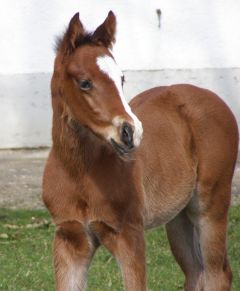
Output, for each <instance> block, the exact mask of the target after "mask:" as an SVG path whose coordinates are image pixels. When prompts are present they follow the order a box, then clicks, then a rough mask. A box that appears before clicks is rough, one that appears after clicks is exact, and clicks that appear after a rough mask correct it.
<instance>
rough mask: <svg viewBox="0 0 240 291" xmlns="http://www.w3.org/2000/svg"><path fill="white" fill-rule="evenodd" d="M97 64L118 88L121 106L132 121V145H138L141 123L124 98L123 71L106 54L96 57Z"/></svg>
mask: <svg viewBox="0 0 240 291" xmlns="http://www.w3.org/2000/svg"><path fill="white" fill-rule="evenodd" d="M97 65H98V67H99V69H100V70H101V71H102V72H103V73H104V74H106V75H107V76H108V77H109V78H110V79H111V80H112V81H113V82H114V84H115V86H116V88H117V90H118V94H119V96H120V98H121V101H122V104H123V107H124V109H125V111H126V112H127V114H128V115H129V116H130V117H131V118H132V120H133V123H134V127H135V129H134V133H133V140H134V146H136V147H137V146H139V144H140V142H141V139H142V134H143V128H142V123H141V121H140V120H139V119H138V118H137V116H136V115H135V114H134V113H133V112H132V110H131V108H130V106H129V104H128V103H127V101H126V99H125V98H124V95H123V89H122V83H121V77H122V76H123V73H122V71H121V69H120V68H119V67H118V65H117V64H116V62H115V61H114V59H113V58H111V57H110V56H107V55H104V56H100V57H98V58H97Z"/></svg>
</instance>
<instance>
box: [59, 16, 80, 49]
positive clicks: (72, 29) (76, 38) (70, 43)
mask: <svg viewBox="0 0 240 291" xmlns="http://www.w3.org/2000/svg"><path fill="white" fill-rule="evenodd" d="M83 37H84V27H83V25H82V23H81V21H80V19H79V13H76V14H75V15H74V16H73V17H72V19H71V20H70V22H69V25H68V28H67V31H66V33H65V35H64V37H63V40H62V44H61V49H63V51H64V53H65V54H70V53H72V52H73V51H74V50H75V48H76V47H77V46H78V43H79V42H80V41H81V39H82V38H83Z"/></svg>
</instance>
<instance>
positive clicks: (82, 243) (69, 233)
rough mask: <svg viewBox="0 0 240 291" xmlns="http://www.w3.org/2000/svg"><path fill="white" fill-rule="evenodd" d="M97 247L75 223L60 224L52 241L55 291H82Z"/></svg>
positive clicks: (78, 224)
mask: <svg viewBox="0 0 240 291" xmlns="http://www.w3.org/2000/svg"><path fill="white" fill-rule="evenodd" d="M96 247H97V245H96V244H95V243H94V242H93V240H91V237H89V235H88V234H87V233H86V230H85V229H84V227H83V226H82V224H80V223H79V222H77V221H70V222H64V223H61V224H60V225H59V226H58V230H57V231H56V235H55V240H54V267H55V280H56V290H57V291H80V290H81V291H82V290H85V288H86V273H87V269H88V267H89V264H90V262H91V259H92V257H93V254H94V252H95V249H96Z"/></svg>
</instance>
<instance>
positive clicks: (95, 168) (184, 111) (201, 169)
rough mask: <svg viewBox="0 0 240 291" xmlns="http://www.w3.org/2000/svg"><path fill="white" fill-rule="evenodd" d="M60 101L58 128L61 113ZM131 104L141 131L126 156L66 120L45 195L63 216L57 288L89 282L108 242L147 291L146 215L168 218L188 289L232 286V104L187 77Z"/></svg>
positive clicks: (127, 276)
mask: <svg viewBox="0 0 240 291" xmlns="http://www.w3.org/2000/svg"><path fill="white" fill-rule="evenodd" d="M59 100H60V99H59ZM54 102H56V101H54ZM57 102H58V103H59V104H58V105H56V104H55V115H54V120H55V127H56V128H57V130H56V128H55V130H56V136H57V135H58V132H59V131H60V132H61V133H62V129H61V128H60V124H61V122H64V120H61V117H60V115H59V116H58V112H60V111H61V110H59V108H58V110H56V108H57V107H61V104H60V103H61V101H57ZM131 107H132V109H133V111H134V112H135V113H136V115H137V116H138V117H139V119H140V120H141V121H142V124H143V128H144V138H143V140H142V143H141V144H140V146H139V148H138V149H136V150H135V152H133V153H132V154H130V156H129V159H128V160H126V161H125V160H122V159H121V158H120V157H119V156H118V155H117V154H116V153H115V152H114V150H113V149H112V148H109V146H107V145H105V144H104V142H103V141H100V140H99V139H98V137H95V136H94V134H92V133H89V132H88V130H87V129H84V130H83V129H81V130H77V131H74V129H72V128H69V127H68V128H67V129H66V128H65V131H64V132H65V136H61V143H62V145H61V144H60V142H59V144H58V146H56V145H55V146H53V149H52V151H51V154H50V157H49V160H48V163H47V165H46V169H45V174H44V183H43V190H44V191H43V199H44V202H45V204H46V206H47V207H48V209H49V211H50V213H51V215H52V216H53V218H54V221H55V223H56V224H57V231H56V237H55V242H54V265H55V275H56V287H57V290H84V289H85V277H86V271H87V269H88V266H89V264H90V262H91V259H92V257H93V255H94V252H95V250H96V249H97V247H98V246H99V245H100V244H102V245H104V246H105V247H106V248H107V249H108V250H109V251H110V252H111V253H112V254H113V255H114V256H115V257H116V259H117V261H118V263H119V265H120V267H121V270H122V273H123V278H124V285H125V289H126V290H128V291H145V290H146V288H147V287H146V277H145V250H144V234H143V232H144V225H145V228H150V227H154V226H156V225H158V224H167V226H166V228H167V235H168V239H169V242H170V245H171V249H172V252H173V254H174V256H175V258H176V260H177V262H178V263H179V265H180V266H181V268H182V270H183V272H184V274H185V276H186V283H185V289H186V290H191V291H195V290H199V291H200V290H204V291H227V290H230V286H231V269H230V266H229V263H228V259H227V252H226V230H227V212H228V207H229V204H230V196H231V180H232V175H233V171H234V165H235V161H236V155H237V148H238V131H237V126H236V122H235V120H234V118H233V116H232V113H231V112H230V110H229V109H228V108H227V106H226V105H225V104H224V103H223V102H222V101H221V100H220V99H219V98H218V97H216V96H215V95H214V94H213V93H210V92H209V91H207V90H203V89H199V88H196V87H193V86H188V85H177V86H172V87H162V88H155V89H152V90H149V91H146V92H143V93H142V94H140V95H139V96H137V97H136V98H134V99H133V101H132V103H131ZM58 119H59V122H56V121H57V120H58ZM60 129H61V130H60ZM55 138H58V136H57V137H55ZM59 141H60V137H59ZM70 141H72V143H71V147H69V143H70ZM73 141H74V142H73ZM159 275H161V274H159Z"/></svg>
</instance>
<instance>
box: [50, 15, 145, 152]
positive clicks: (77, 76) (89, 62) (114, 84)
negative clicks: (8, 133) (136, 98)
mask: <svg viewBox="0 0 240 291" xmlns="http://www.w3.org/2000/svg"><path fill="white" fill-rule="evenodd" d="M115 30H116V18H115V15H114V14H113V13H112V12H111V11H110V12H109V14H108V16H107V18H106V19H105V21H104V22H103V23H102V24H101V25H100V26H99V27H98V28H97V29H96V30H95V31H94V32H93V33H91V34H89V33H87V32H86V31H85V30H84V27H83V25H82V23H81V22H80V20H79V14H78V13H77V14H76V15H74V16H73V18H72V19H71V21H70V23H69V26H68V28H67V31H66V33H65V34H64V36H63V38H62V39H61V40H59V43H58V47H57V57H56V60H55V70H54V76H53V80H55V81H56V80H58V81H57V82H53V84H54V86H55V87H56V86H57V87H58V88H53V90H58V91H59V92H61V98H62V100H63V102H64V104H65V105H66V106H67V108H68V112H69V114H70V115H71V116H70V117H71V118H72V119H73V120H74V121H75V122H77V123H79V124H80V125H82V126H84V127H87V128H89V129H90V130H91V131H92V132H93V133H94V134H95V135H97V136H99V137H100V138H102V139H105V140H106V141H107V142H109V143H110V144H112V146H113V147H114V148H115V149H116V150H117V151H118V153H120V154H126V153H128V152H130V151H131V150H132V149H134V147H137V146H138V145H139V144H140V141H141V138H142V124H141V122H140V121H139V119H138V118H137V117H136V115H135V114H134V113H133V112H132V110H131V108H130V107H129V105H128V103H127V102H126V101H125V99H124V95H123V88H122V86H123V81H124V77H123V73H122V71H121V70H120V68H119V67H118V65H117V64H116V62H115V60H114V58H113V56H112V53H111V51H110V49H111V47H112V44H113V43H114V40H115ZM56 84H57V85H56ZM53 94H54V93H53Z"/></svg>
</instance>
